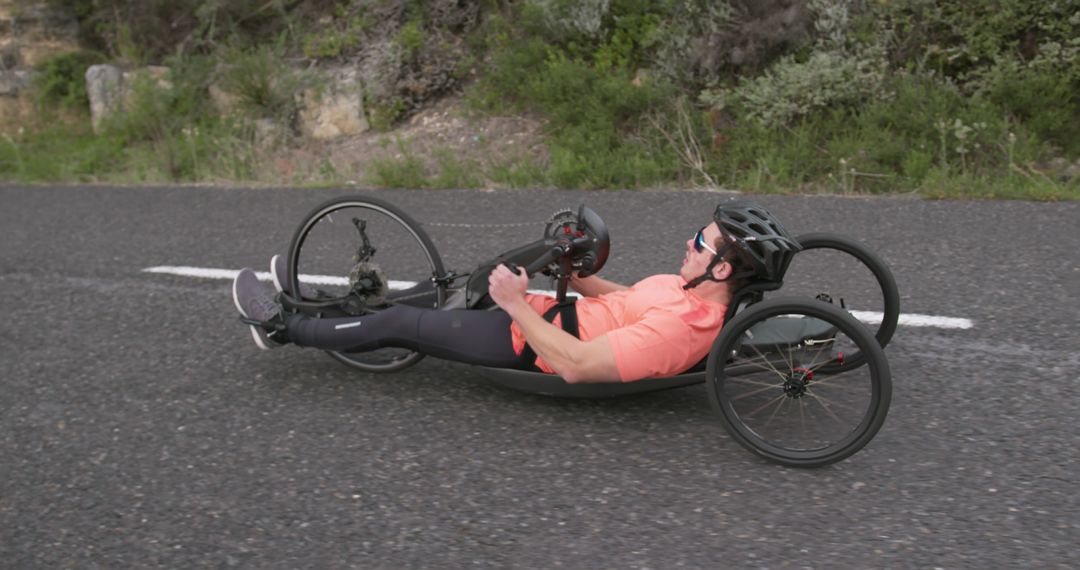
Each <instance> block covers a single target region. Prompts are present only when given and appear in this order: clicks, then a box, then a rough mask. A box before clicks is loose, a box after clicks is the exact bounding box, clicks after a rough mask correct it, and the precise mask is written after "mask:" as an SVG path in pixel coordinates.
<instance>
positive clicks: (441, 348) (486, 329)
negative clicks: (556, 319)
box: [287, 305, 531, 368]
mask: <svg viewBox="0 0 1080 570" xmlns="http://www.w3.org/2000/svg"><path fill="white" fill-rule="evenodd" d="M510 323H511V319H510V315H507V314H506V313H505V312H503V311H469V310H463V309H462V310H453V311H440V310H437V309H427V308H418V307H411V306H407V305H394V306H392V307H390V308H388V309H386V310H384V311H380V312H378V313H373V314H371V315H365V316H363V317H345V318H332V319H317V318H311V317H305V316H302V315H298V314H297V315H292V316H290V317H289V319H288V322H287V324H288V334H289V340H291V341H292V342H293V343H295V344H296V345H298V346H308V347H314V348H320V349H323V350H333V351H338V352H367V351H370V350H375V349H379V348H389V347H397V348H407V349H410V350H415V351H418V352H421V353H423V354H427V355H430V356H434V357H436V358H444V359H446V360H454V361H456V362H464V363H466V364H479V365H481V366H492V367H496V368H528V367H529V366H531V363H524V362H522V358H521V357H520V356H519V355H517V354H515V353H514V347H513V345H512V343H511V337H510Z"/></svg>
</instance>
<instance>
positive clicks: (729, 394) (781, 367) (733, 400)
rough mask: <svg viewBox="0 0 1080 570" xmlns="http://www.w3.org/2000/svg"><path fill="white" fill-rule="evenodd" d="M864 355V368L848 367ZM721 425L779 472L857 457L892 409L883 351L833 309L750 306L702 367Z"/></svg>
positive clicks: (777, 303)
mask: <svg viewBox="0 0 1080 570" xmlns="http://www.w3.org/2000/svg"><path fill="white" fill-rule="evenodd" d="M848 354H860V355H862V358H863V364H862V365H861V366H844V364H845V362H846V358H847V356H846V355H848ZM705 378H706V383H707V385H708V390H709V396H710V400H711V401H712V403H713V405H714V406H715V407H716V408H717V409H718V410H719V411H720V416H721V418H722V420H723V423H724V427H725V428H726V429H727V431H728V433H730V434H731V436H732V438H734V439H735V441H737V442H739V444H741V445H742V446H744V447H746V448H747V449H749V450H750V451H752V452H754V453H756V454H758V455H760V456H761V457H764V458H765V459H768V460H769V461H773V462H776V463H780V464H783V465H788V466H793V467H820V466H822V465H828V464H830V463H835V462H837V461H840V460H842V459H844V458H846V457H848V456H850V455H851V454H853V453H855V452H857V451H858V450H860V449H862V447H863V446H865V445H866V444H867V443H869V442H870V440H871V439H873V438H874V435H875V434H876V433H877V432H878V430H879V429H880V428H881V426H882V424H883V423H884V421H885V417H886V415H887V414H888V411H889V403H890V401H891V398H892V381H891V379H890V375H889V366H888V362H887V361H886V358H885V353H884V351H883V350H882V348H881V346H879V345H878V343H877V341H876V339H875V338H874V337H873V335H871V334H870V331H869V330H868V329H867V328H866V326H865V325H863V324H861V323H859V322H858V321H856V320H855V319H853V318H852V317H851V315H849V314H848V313H846V312H844V311H843V310H841V309H840V308H838V307H835V306H833V305H829V304H826V303H821V302H818V301H812V300H807V299H801V298H779V299H772V300H767V301H763V302H761V303H758V304H755V305H753V306H751V307H749V308H748V309H746V310H745V311H743V312H742V313H740V314H739V315H737V316H736V317H735V318H734V319H732V321H731V322H730V323H728V324H726V325H724V328H723V330H722V331H721V333H720V336H719V337H718V338H717V340H716V342H715V343H714V344H713V348H712V351H711V352H710V354H709V360H708V364H707V367H706V375H705Z"/></svg>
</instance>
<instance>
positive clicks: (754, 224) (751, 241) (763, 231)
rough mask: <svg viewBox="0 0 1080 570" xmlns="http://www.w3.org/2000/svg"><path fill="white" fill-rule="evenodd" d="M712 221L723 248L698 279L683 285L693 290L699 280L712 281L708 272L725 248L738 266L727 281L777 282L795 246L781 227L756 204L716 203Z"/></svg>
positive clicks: (796, 244) (794, 252)
mask: <svg viewBox="0 0 1080 570" xmlns="http://www.w3.org/2000/svg"><path fill="white" fill-rule="evenodd" d="M713 221H715V222H716V225H717V226H718V227H719V228H720V234H721V236H723V238H724V242H725V243H724V246H723V247H721V248H720V250H719V252H718V253H717V255H716V257H714V258H713V260H712V263H710V264H709V268H708V269H706V270H705V273H704V274H702V275H701V276H700V277H697V278H695V279H694V280H693V281H691V282H689V283H687V285H686V288H687V289H689V288H691V287H696V286H697V285H698V284H700V283H701V282H702V281H705V280H710V281H715V279H714V278H713V277H712V269H713V267H715V266H716V265H717V264H718V263H720V262H721V261H723V256H724V253H725V251H726V250H727V249H728V248H731V249H732V250H733V251H734V252H735V256H736V258H738V261H739V265H740V266H741V267H738V268H736V269H737V270H741V271H737V272H736V273H734V274H733V275H732V276H731V277H730V278H729V279H748V280H750V281H771V282H780V281H782V280H783V278H784V272H785V271H787V267H788V264H789V263H791V258H792V257H793V256H794V255H795V254H796V253H798V252H799V251H800V250H801V249H802V246H800V245H799V243H798V242H797V241H795V240H794V239H793V238H792V237H791V236H790V235H789V234H788V233H787V230H785V229H784V226H783V225H782V224H781V223H780V221H779V220H777V219H776V218H775V217H774V216H773V215H772V214H770V213H769V211H768V210H766V209H765V208H762V207H761V206H758V205H756V204H748V203H735V204H720V205H718V206H717V207H716V211H715V212H713Z"/></svg>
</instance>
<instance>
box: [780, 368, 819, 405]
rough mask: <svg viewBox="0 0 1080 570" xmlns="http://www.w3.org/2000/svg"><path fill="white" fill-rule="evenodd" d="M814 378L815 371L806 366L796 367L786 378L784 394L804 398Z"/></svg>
mask: <svg viewBox="0 0 1080 570" xmlns="http://www.w3.org/2000/svg"><path fill="white" fill-rule="evenodd" d="M813 379H814V372H813V371H812V370H807V369H806V368H796V369H794V370H792V371H791V374H790V375H789V376H788V378H787V379H786V380H784V394H787V396H788V397H789V398H796V399H797V398H802V397H803V396H805V395H806V388H807V386H809V385H810V381H811V380H813Z"/></svg>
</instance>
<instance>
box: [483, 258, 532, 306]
mask: <svg viewBox="0 0 1080 570" xmlns="http://www.w3.org/2000/svg"><path fill="white" fill-rule="evenodd" d="M517 269H518V273H514V272H513V271H510V269H509V268H508V267H506V265H503V264H499V266H498V267H496V268H495V270H494V271H492V272H491V274H490V275H488V294H489V295H491V298H492V299H493V300H494V301H495V304H496V305H498V306H499V308H501V309H502V310H504V311H506V312H507V313H511V314H512V313H513V311H512V309H513V308H515V306H516V305H517V304H518V303H519V302H524V301H525V291H526V289H528V287H529V277H528V275H526V274H525V268H524V267H518V268H517Z"/></svg>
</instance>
